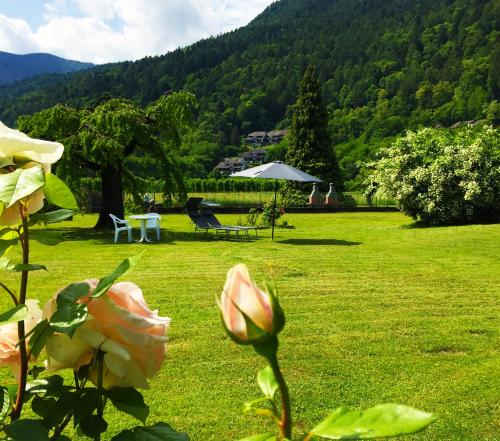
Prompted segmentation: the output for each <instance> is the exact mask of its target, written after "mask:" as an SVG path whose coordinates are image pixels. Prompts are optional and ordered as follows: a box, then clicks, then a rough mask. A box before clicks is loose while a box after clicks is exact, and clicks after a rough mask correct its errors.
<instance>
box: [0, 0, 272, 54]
mask: <svg viewBox="0 0 500 441" xmlns="http://www.w3.org/2000/svg"><path fill="white" fill-rule="evenodd" d="M272 2H273V0H0V51H6V52H12V53H18V54H23V53H33V52H48V53H52V54H54V55H59V56H62V57H65V58H69V59H74V60H81V61H91V62H94V63H107V62H114V61H123V60H136V59H139V58H143V57H144V56H146V55H161V54H164V53H166V52H169V51H171V50H174V49H176V48H177V47H182V46H186V45H188V44H191V43H193V42H195V41H197V40H199V39H201V38H206V37H208V36H210V35H217V34H220V33H223V32H227V31H230V30H232V29H236V28H238V27H241V26H244V25H246V24H247V23H248V22H250V21H251V20H252V19H253V18H255V17H256V16H257V15H258V14H259V13H261V12H262V11H263V10H264V9H265V8H266V7H267V6H268V5H270V4H271V3H272Z"/></svg>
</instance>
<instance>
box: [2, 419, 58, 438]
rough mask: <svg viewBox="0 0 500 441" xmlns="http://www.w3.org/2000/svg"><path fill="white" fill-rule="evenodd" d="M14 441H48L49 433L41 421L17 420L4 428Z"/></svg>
mask: <svg viewBox="0 0 500 441" xmlns="http://www.w3.org/2000/svg"><path fill="white" fill-rule="evenodd" d="M4 431H5V433H6V434H7V435H9V438H10V439H11V440H12V441H34V440H36V441H48V440H49V432H48V430H47V429H46V428H45V427H44V426H43V424H42V421H40V420H17V421H14V422H13V423H12V424H10V425H8V426H7V427H5V428H4Z"/></svg>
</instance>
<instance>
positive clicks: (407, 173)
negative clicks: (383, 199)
mask: <svg viewBox="0 0 500 441" xmlns="http://www.w3.org/2000/svg"><path fill="white" fill-rule="evenodd" d="M372 166H373V168H374V171H373V174H372V175H371V177H370V180H371V185H372V187H373V188H376V193H377V194H378V195H384V196H390V197H393V198H395V199H396V200H397V201H398V204H399V206H400V207H401V209H402V210H403V211H404V212H405V213H406V214H408V215H410V216H412V217H413V218H414V219H416V220H419V221H421V222H422V223H424V224H429V225H452V224H463V223H473V222H491V221H498V220H499V219H500V142H499V133H498V130H497V129H493V128H492V127H487V126H485V127H480V128H472V127H466V128H463V129H460V130H442V129H429V128H427V129H422V130H419V131H418V132H408V133H407V134H406V136H405V137H403V138H400V139H399V140H397V141H396V142H395V143H394V144H393V145H392V146H391V147H389V148H386V149H384V150H382V151H381V158H380V160H379V161H378V162H376V163H374V164H372Z"/></svg>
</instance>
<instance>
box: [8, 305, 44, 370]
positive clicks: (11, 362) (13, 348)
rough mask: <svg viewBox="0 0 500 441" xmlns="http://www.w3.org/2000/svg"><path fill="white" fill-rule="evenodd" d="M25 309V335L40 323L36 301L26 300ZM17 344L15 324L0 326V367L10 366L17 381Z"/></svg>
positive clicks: (17, 336)
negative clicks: (26, 316) (26, 315)
mask: <svg viewBox="0 0 500 441" xmlns="http://www.w3.org/2000/svg"><path fill="white" fill-rule="evenodd" d="M26 307H27V308H28V314H29V318H28V319H26V320H25V321H24V326H25V331H26V333H28V332H30V331H31V330H32V329H33V328H34V327H35V326H36V324H37V323H38V322H39V321H40V318H41V316H42V310H41V309H40V308H39V307H38V300H31V299H30V300H26ZM28 340H29V338H28ZM18 342H19V335H18V331H17V323H6V324H5V325H1V326H0V366H10V368H11V369H12V373H13V375H14V377H16V379H17V380H19V374H20V358H19V347H18V346H17V343H18Z"/></svg>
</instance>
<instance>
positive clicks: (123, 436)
mask: <svg viewBox="0 0 500 441" xmlns="http://www.w3.org/2000/svg"><path fill="white" fill-rule="evenodd" d="M111 441H189V437H188V435H187V434H186V433H180V432H176V431H175V430H174V429H172V428H171V427H170V426H169V425H168V424H166V423H156V424H154V425H153V426H146V427H142V426H141V427H134V428H133V429H132V430H124V431H123V432H120V433H119V434H118V435H116V436H114V437H113V438H111Z"/></svg>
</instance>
